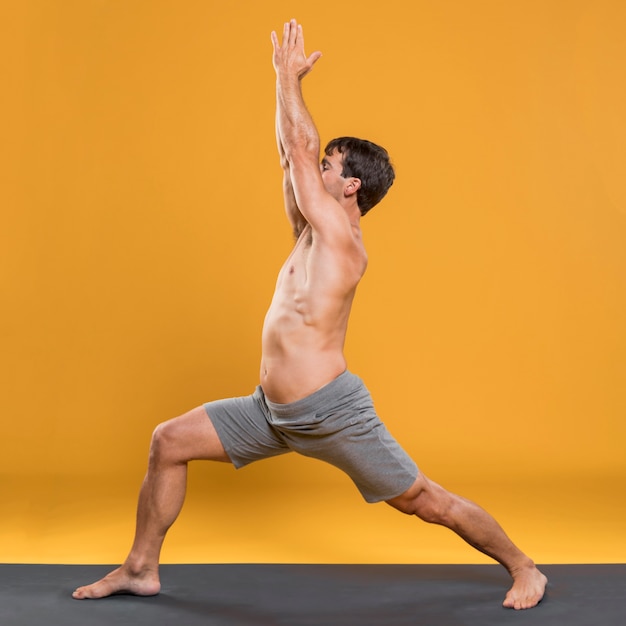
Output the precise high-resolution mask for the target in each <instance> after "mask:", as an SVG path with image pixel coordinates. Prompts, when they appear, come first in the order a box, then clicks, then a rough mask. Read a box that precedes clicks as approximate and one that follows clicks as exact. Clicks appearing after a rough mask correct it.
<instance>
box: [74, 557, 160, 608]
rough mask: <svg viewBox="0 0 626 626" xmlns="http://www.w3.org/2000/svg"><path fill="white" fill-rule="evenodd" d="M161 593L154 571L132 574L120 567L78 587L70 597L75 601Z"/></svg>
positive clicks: (157, 576) (157, 577) (156, 574)
mask: <svg viewBox="0 0 626 626" xmlns="http://www.w3.org/2000/svg"><path fill="white" fill-rule="evenodd" d="M159 591H161V583H160V582H159V575H158V573H157V572H155V571H149V572H145V573H140V574H134V573H131V572H130V571H129V569H128V568H127V567H126V566H124V565H122V566H121V567H118V569H116V570H114V571H113V572H111V573H110V574H107V575H106V576H105V577H104V578H102V579H101V580H99V581H97V582H95V583H93V584H91V585H87V586H85V587H79V588H78V589H77V590H76V591H75V592H74V593H73V594H72V597H73V598H75V599H76V600H87V599H96V598H106V597H107V596H112V595H115V594H131V595H134V596H155V595H157V594H158V593H159Z"/></svg>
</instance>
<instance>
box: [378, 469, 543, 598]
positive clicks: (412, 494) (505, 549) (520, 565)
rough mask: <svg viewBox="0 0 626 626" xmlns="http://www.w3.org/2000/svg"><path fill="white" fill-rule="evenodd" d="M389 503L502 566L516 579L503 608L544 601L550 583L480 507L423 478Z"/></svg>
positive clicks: (418, 478)
mask: <svg viewBox="0 0 626 626" xmlns="http://www.w3.org/2000/svg"><path fill="white" fill-rule="evenodd" d="M387 503H388V504H390V505H391V506H393V507H394V508H396V509H398V510H399V511H402V512H403V513H407V514H409V515H416V516H417V517H419V518H420V519H422V520H424V521H425V522H429V523H432V524H439V525H442V526H445V527H447V528H449V529H450V530H452V531H454V532H455V533H456V534H457V535H459V536H460V537H461V538H462V539H464V540H465V541H466V542H467V543H469V544H470V545H471V546H472V547H474V548H476V549H477V550H479V551H480V552H482V553H484V554H486V555H488V556H490V557H491V558H493V559H495V560H496V561H498V563H500V564H502V565H503V566H504V567H505V568H506V569H507V571H508V572H509V574H510V575H511V577H512V578H513V586H512V587H511V589H510V590H509V592H508V593H507V595H506V598H505V600H504V603H503V606H505V607H507V608H514V609H527V608H531V607H533V606H535V605H537V604H538V603H539V602H540V601H541V599H542V598H543V595H544V592H545V587H546V584H547V582H548V579H547V578H546V577H545V576H544V575H543V574H542V573H541V572H540V571H539V570H538V569H537V567H536V566H535V564H534V563H533V561H532V560H531V559H530V558H529V557H528V556H526V555H525V554H524V553H523V552H522V551H521V550H520V549H519V548H518V547H517V546H516V545H515V544H514V543H513V542H512V541H511V540H510V539H509V537H508V536H507V535H506V533H505V532H504V530H503V529H502V527H501V526H500V525H499V524H498V522H497V521H496V520H495V519H494V518H493V517H492V516H491V515H489V513H487V512H486V511H485V510H484V509H482V508H480V507H479V506H478V505H477V504H474V503H473V502H471V501H469V500H466V499H465V498H462V497H460V496H457V495H455V494H452V493H450V492H448V491H446V490H445V489H443V487H441V486H439V485H437V484H436V483H434V482H432V481H431V480H429V479H428V478H426V477H425V476H424V475H422V474H420V475H419V476H418V477H417V480H416V481H415V483H414V484H413V485H412V486H411V487H410V488H409V489H408V490H407V491H406V492H405V493H403V494H402V495H400V496H398V497H397V498H393V499H391V500H388V501H387Z"/></svg>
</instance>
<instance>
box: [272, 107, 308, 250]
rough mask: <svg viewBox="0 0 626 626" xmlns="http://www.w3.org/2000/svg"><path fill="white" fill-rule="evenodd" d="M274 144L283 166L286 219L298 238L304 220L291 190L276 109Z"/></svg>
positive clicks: (287, 164) (304, 223)
mask: <svg viewBox="0 0 626 626" xmlns="http://www.w3.org/2000/svg"><path fill="white" fill-rule="evenodd" d="M276 144H277V146H278V155H279V156H280V165H281V167H282V168H283V198H284V201H285V211H286V213H287V219H288V220H289V223H290V224H291V228H292V230H293V235H294V237H295V238H296V239H298V237H299V236H300V233H301V232H302V229H303V228H304V226H305V225H306V220H305V219H304V216H303V215H302V213H301V212H300V209H299V208H298V203H297V202H296V196H295V194H294V192H293V185H292V184H291V172H290V170H289V161H288V160H287V157H286V155H285V149H284V148H283V142H282V140H281V138H280V133H279V130H278V111H277V112H276Z"/></svg>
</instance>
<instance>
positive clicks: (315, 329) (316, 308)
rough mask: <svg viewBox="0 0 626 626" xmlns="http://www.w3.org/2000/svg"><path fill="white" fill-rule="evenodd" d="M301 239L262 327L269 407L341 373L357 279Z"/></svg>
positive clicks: (303, 394) (291, 399) (295, 397)
mask: <svg viewBox="0 0 626 626" xmlns="http://www.w3.org/2000/svg"><path fill="white" fill-rule="evenodd" d="M353 278H354V279H349V278H346V276H343V272H341V271H339V272H338V271H337V265H336V259H334V258H330V257H329V256H328V255H326V254H324V252H323V251H322V250H320V248H319V247H317V246H316V245H315V244H313V245H306V243H305V241H304V240H303V237H301V238H300V240H299V241H298V243H297V244H296V246H295V248H294V250H293V251H292V254H291V255H290V256H289V258H288V259H287V261H286V262H285V265H284V266H283V268H282V269H281V271H280V273H279V275H278V280H277V283H276V291H275V293H274V298H273V300H272V303H271V305H270V308H269V310H268V312H267V315H266V316H265V323H264V325H263V339H262V342H263V345H262V359H261V371H260V379H261V386H262V388H263V391H264V393H265V395H266V397H267V398H268V400H270V401H271V402H276V403H279V404H288V403H291V402H295V401H297V400H300V399H302V398H305V397H306V396H308V395H310V394H312V393H313V392H315V391H317V390H318V389H321V388H322V387H323V386H324V385H327V384H328V383H330V382H332V381H333V380H334V379H335V378H337V376H339V375H340V374H341V373H342V372H344V371H345V369H346V359H345V357H344V354H343V344H344V340H345V335H346V330H347V325H348V317H349V313H350V308H351V305H352V300H353V297H354V291H355V288H356V284H357V283H358V278H360V276H356V277H353Z"/></svg>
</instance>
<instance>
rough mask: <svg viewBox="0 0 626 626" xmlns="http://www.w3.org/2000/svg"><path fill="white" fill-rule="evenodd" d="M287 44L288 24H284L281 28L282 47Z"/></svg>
mask: <svg viewBox="0 0 626 626" xmlns="http://www.w3.org/2000/svg"><path fill="white" fill-rule="evenodd" d="M288 43H289V22H285V24H284V26H283V42H282V45H283V46H286V45H287V44H288Z"/></svg>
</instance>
